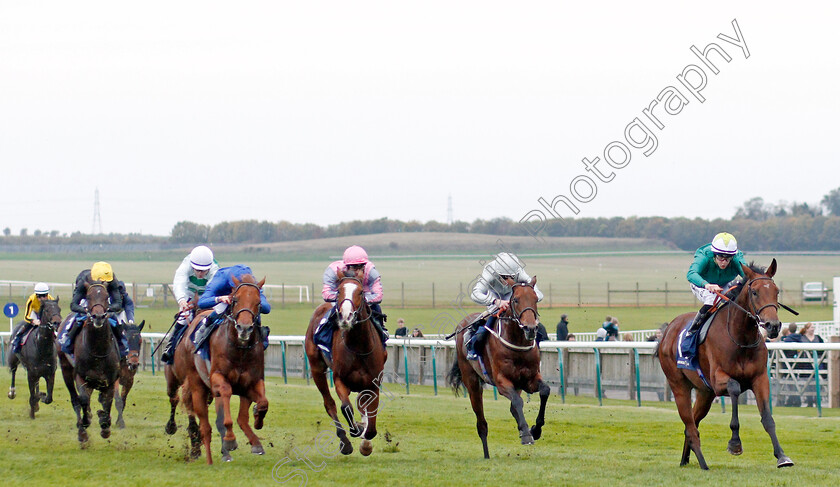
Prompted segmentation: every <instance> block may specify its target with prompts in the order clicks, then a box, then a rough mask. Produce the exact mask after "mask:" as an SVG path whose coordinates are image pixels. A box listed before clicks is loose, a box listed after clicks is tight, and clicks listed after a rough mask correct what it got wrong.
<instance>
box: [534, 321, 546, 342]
mask: <svg viewBox="0 0 840 487" xmlns="http://www.w3.org/2000/svg"><path fill="white" fill-rule="evenodd" d="M542 341H546V342H547V341H548V330H546V329H545V325H543V324H542V323H540V322H538V323H537V346H538V347H539V346H540V342H542Z"/></svg>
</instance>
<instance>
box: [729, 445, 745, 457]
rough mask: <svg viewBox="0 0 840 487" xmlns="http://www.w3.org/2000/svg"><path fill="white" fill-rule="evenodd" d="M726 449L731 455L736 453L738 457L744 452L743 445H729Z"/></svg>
mask: <svg viewBox="0 0 840 487" xmlns="http://www.w3.org/2000/svg"><path fill="white" fill-rule="evenodd" d="M726 451H728V452H729V454H730V455H735V456H736V457H737V456H738V455H740V454H741V453H744V448H743V447H741V445H738V446H734V447H733V446H728V447H726Z"/></svg>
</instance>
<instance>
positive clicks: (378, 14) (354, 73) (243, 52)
mask: <svg viewBox="0 0 840 487" xmlns="http://www.w3.org/2000/svg"><path fill="white" fill-rule="evenodd" d="M838 14H840V12H838V6H837V4H836V2H824V3H815V4H806V5H799V6H797V7H793V6H792V4H790V3H781V2H779V3H772V2H737V3H735V4H733V2H705V3H703V4H702V5H699V6H698V5H697V4H690V3H679V4H677V3H676V2H645V3H644V6H642V5H640V4H638V3H633V2H616V3H611V2H527V3H517V4H514V3H512V2H486V1H482V2H451V1H446V2H435V1H424V2H411V3H409V2H384V1H383V2H294V3H293V2H273V1H272V2H268V1H265V2H236V3H234V2H205V1H201V2H199V1H184V2H171V1H166V2H156V1H148V2H142V3H130V4H129V3H126V2H111V1H107V2H83V1H82V2H59V1H45V2H37V3H35V2H13V1H6V0H2V1H0V161H2V168H3V172H2V174H3V178H2V182H3V186H4V188H3V191H2V192H0V215H2V218H0V228H5V227H10V228H11V229H12V231H13V233H14V234H17V233H18V232H19V230H20V229H21V228H23V227H25V228H28V229H29V232H30V234H31V233H32V232H33V231H34V230H35V229H40V230H44V231H49V230H59V231H60V232H73V231H77V230H79V231H82V232H85V233H88V232H90V231H91V228H92V220H93V210H94V205H93V202H94V191H95V189H96V188H97V187H98V188H99V193H100V203H101V218H102V227H103V230H104V231H105V232H106V233H108V232H118V233H128V232H142V233H146V234H155V235H166V234H168V233H169V231H170V230H171V228H172V226H173V225H174V224H175V223H176V222H178V221H181V220H190V221H193V222H198V223H206V224H214V223H218V222H221V221H225V220H242V219H258V220H269V221H278V220H289V221H292V222H298V223H303V222H313V223H317V224H329V223H337V222H340V221H348V220H352V219H373V218H380V217H389V218H394V219H401V220H410V219H418V220H422V221H425V220H430V219H436V220H439V221H445V220H446V218H447V196H448V195H450V194H451V195H452V201H453V209H454V217H455V218H456V219H461V220H467V221H472V220H473V219H475V218H485V219H489V218H493V217H497V216H507V217H510V218H513V219H516V220H519V219H520V218H522V217H523V216H524V215H525V214H526V213H528V212H529V211H530V210H532V209H535V208H540V207H539V205H538V203H537V199H538V198H540V197H542V198H543V199H545V200H547V201H551V200H552V198H554V197H555V196H556V195H559V194H564V195H567V196H568V195H569V184H570V181H572V180H573V178H575V177H576V176H578V175H584V174H588V175H590V176H592V173H591V172H590V173H587V172H586V171H585V169H584V166H583V164H582V163H581V159H582V158H583V157H589V158H590V159H591V158H594V157H596V156H597V157H602V158H603V154H602V152H603V150H604V148H605V146H606V145H607V144H609V143H610V142H612V141H624V140H625V139H624V129H625V127H626V126H627V125H628V124H629V123H630V122H631V121H632V120H633V119H634V118H636V117H640V118H642V120H644V118H643V117H644V115H643V114H642V110H643V109H644V108H646V107H648V106H649V105H650V103H651V101H652V100H653V99H654V98H655V97H656V96H657V95H658V94H659V93H660V92H661V91H662V90H663V89H664V88H666V87H667V86H674V87H677V88H678V89H680V88H683V87H682V85H681V84H679V82H678V81H677V79H676V76H677V75H678V74H680V73H681V72H682V70H683V68H685V67H686V66H687V65H689V64H698V65H700V64H701V62H700V61H699V60H698V58H697V57H695V56H694V55H693V54H692V53H691V51H690V50H689V48H690V47H691V46H692V45H695V46H697V47H698V48H699V49H701V50H702V49H703V48H704V47H705V46H706V45H707V44H708V43H710V42H715V43H717V44H719V45H720V46H721V47H722V48H724V50H726V52H727V53H728V54H729V55H730V56H731V57H732V61H731V62H729V63H726V62H724V61H722V60H720V59H719V58H717V57H714V56H715V55H714V54H713V55H712V56H710V57H711V58H712V59H713V60H715V61H716V62H715V64H716V65H717V66H718V68H719V69H720V73H719V74H717V75H712V74H710V73H708V71H707V74H708V80H707V86H706V88H705V89H704V90H703V91H702V95H703V96H704V97H705V98H706V101H705V102H704V103H700V102H699V101H698V100H697V99H695V98H692V97H689V98H688V99H689V103H688V104H687V105H685V106H684V107H683V109H682V111H681V113H679V114H678V115H673V116H667V115H666V116H664V117H662V122H663V123H664V125H665V128H664V129H662V130H652V132H653V133H654V135H656V137H657V139H658V146H657V148H656V150H655V152H653V153H652V154H651V155H650V156H649V157H645V156H644V155H642V153H641V150H637V149H633V150H632V151H631V155H632V158H631V161H630V163H629V164H628V165H627V166H626V167H624V168H622V169H617V170H614V173H615V177H614V179H613V180H612V181H610V182H609V183H602V182H600V181H597V183H598V187H597V190H598V192H597V195H596V196H595V197H594V199H592V201H591V202H588V203H580V204H579V209H580V213H579V215H578V216H580V217H596V216H630V215H640V216H650V215H662V216H689V217H694V216H699V217H704V218H714V217H729V216H731V215H732V214H733V212H734V210H735V208H736V207H737V206H738V205H740V204H741V203H742V202H743V201H744V200H746V199H748V198H750V197H754V196H762V197H764V198H765V200H768V201H771V202H776V201H778V200H787V201H806V202H817V201H818V200H819V199H820V198H821V197H822V195H824V194H825V193H827V192H828V191H829V190H831V189H833V188H836V187H838V186H840V178H838V177H837V176H838V171H837V169H836V164H837V162H838V161H837V159H838V158H837V155H838V149H837V146H836V143H835V142H834V141H835V140H836V137H837V135H836V134H837V129H838V123H837V121H836V114H837V113H838V112H839V111H840V110H838V109H840V100H838V94H837V89H836V83H837V80H838V79H840V76H839V75H840V72H838V71H840V69H838V60H837V59H838V56H837V54H836V46H838V45H840V33H838V29H837V28H836V25H835V24H836V21H837V19H838V18H840V15H838ZM733 19H737V21H738V24H739V26H740V29H741V33H742V35H743V39H744V41H745V42H746V45H747V47H748V49H749V52H750V57H749V58H748V59H745V57H744V54H743V52H742V51H741V50H740V49H739V48H738V47H736V46H734V45H732V44H729V43H726V42H724V41H722V40H720V39H718V38H717V35H718V34H720V33H723V34H725V35H728V36H730V37H731V36H734V35H735V33H734V31H733V27H732V25H731V22H732V20H733ZM683 92H684V93H687V91H686V90H683ZM648 125H649V126H651V127H652V125H651V124H650V123H649V124H648ZM625 143H626V141H625ZM601 167H603V168H604V169H605V170H606V169H609V167H608V166H606V165H604V164H603V162H602V163H601ZM564 216H565V215H564Z"/></svg>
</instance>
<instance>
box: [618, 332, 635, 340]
mask: <svg viewBox="0 0 840 487" xmlns="http://www.w3.org/2000/svg"><path fill="white" fill-rule="evenodd" d="M621 341H623V342H632V341H633V334H632V333H630V332H629V331H628V332H627V333H625V334H624V335H622V336H621Z"/></svg>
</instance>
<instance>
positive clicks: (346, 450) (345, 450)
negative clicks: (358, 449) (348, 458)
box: [340, 439, 353, 455]
mask: <svg viewBox="0 0 840 487" xmlns="http://www.w3.org/2000/svg"><path fill="white" fill-rule="evenodd" d="M340 442H341V445H340V446H341V454H342V455H349V454H351V453H353V444H352V443H350V440H347V439H343V440H340Z"/></svg>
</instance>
